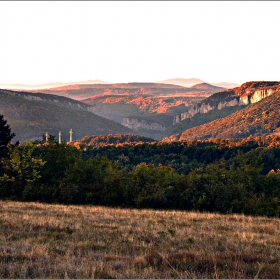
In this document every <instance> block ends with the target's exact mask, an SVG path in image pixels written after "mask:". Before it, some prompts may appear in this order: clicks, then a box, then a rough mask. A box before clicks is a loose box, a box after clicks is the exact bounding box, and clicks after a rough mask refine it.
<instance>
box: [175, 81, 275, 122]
mask: <svg viewBox="0 0 280 280" xmlns="http://www.w3.org/2000/svg"><path fill="white" fill-rule="evenodd" d="M279 90H280V82H247V83H245V84H242V85H241V86H240V87H237V88H234V89H230V90H226V91H222V92H218V93H216V94H213V95H212V96H210V97H208V98H206V99H205V100H204V101H202V102H200V103H198V104H197V105H195V106H193V107H191V108H190V109H189V110H188V111H187V112H184V113H181V114H179V115H176V116H174V119H173V125H174V124H176V123H179V122H181V121H183V120H185V119H187V118H192V117H193V116H194V115H196V114H199V113H200V114H205V113H208V112H209V111H211V110H214V109H218V110H221V109H222V108H224V107H231V106H240V105H249V104H252V103H256V102H259V101H260V100H262V99H264V98H266V97H268V96H270V95H272V94H274V93H275V92H277V91H279Z"/></svg>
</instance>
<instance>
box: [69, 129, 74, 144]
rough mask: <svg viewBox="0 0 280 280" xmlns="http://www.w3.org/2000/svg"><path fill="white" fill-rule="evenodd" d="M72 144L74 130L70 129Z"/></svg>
mask: <svg viewBox="0 0 280 280" xmlns="http://www.w3.org/2000/svg"><path fill="white" fill-rule="evenodd" d="M69 133H70V142H73V131H72V128H71V129H70V132H69Z"/></svg>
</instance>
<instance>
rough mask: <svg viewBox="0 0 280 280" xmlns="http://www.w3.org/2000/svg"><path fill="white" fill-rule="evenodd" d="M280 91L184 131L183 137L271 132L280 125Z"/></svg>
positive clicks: (230, 136) (193, 137) (234, 135)
mask: <svg viewBox="0 0 280 280" xmlns="http://www.w3.org/2000/svg"><path fill="white" fill-rule="evenodd" d="M279 120H280V92H278V93H275V94H273V95H271V96H269V97H267V98H264V99H263V100H261V101H260V102H257V103H254V104H251V105H250V106H248V107H246V108H245V109H243V110H240V111H237V112H235V113H234V114H231V115H229V116H227V117H225V118H223V119H221V120H215V121H212V122H209V123H207V124H204V125H201V126H197V127H193V128H191V129H188V130H186V131H184V132H183V133H182V135H181V139H205V138H242V137H248V136H250V135H253V136H259V135H266V134H271V133H273V132H274V130H275V129H277V128H278V127H280V121H279Z"/></svg>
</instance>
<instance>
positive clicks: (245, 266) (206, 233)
mask: <svg viewBox="0 0 280 280" xmlns="http://www.w3.org/2000/svg"><path fill="white" fill-rule="evenodd" d="M279 256H280V220H279V219H277V218H271V219H268V218H265V217H255V218H253V217H249V216H244V215H218V214H209V213H196V212H183V211H153V210H135V209H131V210H129V209H112V208H106V207H90V206H62V205H47V204H40V203H20V202H7V201H6V202H3V201H0V278H6V279H7V278H41V279H43V278H49V279H50V278H56V279H57V278H71V279H73V278H80V279H81V278H83V279H86V278H87V279H88V278H102V279H107V278H118V279H120V278H123V279H124V278H130V279H131V278H134V279H135V278H138V279H139V278H176V279H180V278H183V279H184V278H266V279H268V278H280V270H279V267H280V260H279Z"/></svg>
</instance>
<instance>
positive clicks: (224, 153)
mask: <svg viewBox="0 0 280 280" xmlns="http://www.w3.org/2000/svg"><path fill="white" fill-rule="evenodd" d="M7 128H8V129H7ZM5 129H6V132H7V131H8V133H7V135H8V138H11V139H12V138H13V137H14V135H13V134H12V133H11V131H10V128H9V126H8V125H7V124H6V123H5V124H4V125H3V118H2V123H1V122H0V131H1V130H5ZM8 138H7V140H8ZM1 139H4V138H1ZM11 139H10V140H11ZM10 140H9V141H6V142H7V143H4V142H2V143H4V144H2V145H1V168H0V199H9V200H20V201H40V202H48V203H63V204H90V205H105V206H113V207H128V208H153V209H180V210H198V211H210V212H219V213H244V214H250V215H266V216H276V217H279V216H280V171H279V169H280V162H279V158H280V157H279V155H280V147H279V143H280V141H279V139H278V138H277V137H270V138H269V137H268V138H265V139H264V138H256V139H254V138H248V139H245V140H244V139H243V140H238V141H234V140H218V139H216V140H215V139H214V140H211V141H210V140H209V141H189V142H188V141H186V142H184V143H181V142H177V143H162V142H153V143H139V144H133V145H129V144H126V145H123V146H118V147H115V146H111V145H110V146H108V147H104V146H102V147H98V146H96V147H86V146H83V145H81V146H80V148H79V147H76V146H75V145H69V144H67V143H65V142H63V143H61V144H59V143H58V141H56V139H55V137H53V136H52V137H50V139H49V141H48V143H45V141H44V140H37V141H33V142H31V141H25V142H23V143H21V144H19V143H16V144H13V145H12V144H11V143H10ZM172 165H173V166H172Z"/></svg>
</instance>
